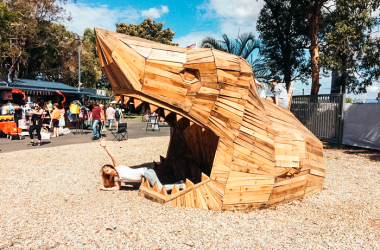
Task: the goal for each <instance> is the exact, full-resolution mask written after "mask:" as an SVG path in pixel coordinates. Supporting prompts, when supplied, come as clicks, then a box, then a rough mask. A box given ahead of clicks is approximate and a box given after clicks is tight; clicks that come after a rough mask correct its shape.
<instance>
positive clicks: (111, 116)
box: [106, 103, 117, 129]
mask: <svg viewBox="0 0 380 250" xmlns="http://www.w3.org/2000/svg"><path fill="white" fill-rule="evenodd" d="M106 116H107V120H108V129H111V128H112V123H113V122H114V121H115V109H114V108H113V107H112V104H111V103H110V105H109V107H108V108H107V110H106ZM116 127H117V126H116Z"/></svg>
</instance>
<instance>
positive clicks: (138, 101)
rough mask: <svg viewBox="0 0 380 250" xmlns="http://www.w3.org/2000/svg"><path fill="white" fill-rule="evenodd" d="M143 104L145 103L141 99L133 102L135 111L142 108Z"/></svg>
mask: <svg viewBox="0 0 380 250" xmlns="http://www.w3.org/2000/svg"><path fill="white" fill-rule="evenodd" d="M142 103H143V101H141V100H139V99H136V98H135V99H134V100H133V105H134V106H135V109H136V108H137V107H138V106H140V105H141V104H142Z"/></svg>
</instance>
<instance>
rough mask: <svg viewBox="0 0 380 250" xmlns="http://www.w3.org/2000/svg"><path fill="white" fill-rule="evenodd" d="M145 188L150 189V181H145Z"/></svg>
mask: <svg viewBox="0 0 380 250" xmlns="http://www.w3.org/2000/svg"><path fill="white" fill-rule="evenodd" d="M144 187H146V188H150V185H149V181H148V180H146V181H145V185H144Z"/></svg>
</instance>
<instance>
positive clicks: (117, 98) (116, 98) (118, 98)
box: [115, 95, 121, 103]
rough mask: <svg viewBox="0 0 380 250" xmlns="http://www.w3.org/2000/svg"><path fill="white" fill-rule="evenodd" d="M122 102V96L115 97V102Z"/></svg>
mask: <svg viewBox="0 0 380 250" xmlns="http://www.w3.org/2000/svg"><path fill="white" fill-rule="evenodd" d="M120 100H121V95H116V96H115V102H116V103H119V101H120Z"/></svg>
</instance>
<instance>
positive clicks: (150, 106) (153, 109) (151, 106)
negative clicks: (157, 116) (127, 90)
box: [149, 103, 158, 113]
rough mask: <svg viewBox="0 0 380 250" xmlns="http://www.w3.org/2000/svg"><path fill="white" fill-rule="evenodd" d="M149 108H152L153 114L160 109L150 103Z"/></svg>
mask: <svg viewBox="0 0 380 250" xmlns="http://www.w3.org/2000/svg"><path fill="white" fill-rule="evenodd" d="M149 108H150V112H151V113H153V112H155V111H156V110H157V109H158V107H157V106H156V105H153V104H151V103H149Z"/></svg>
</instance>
